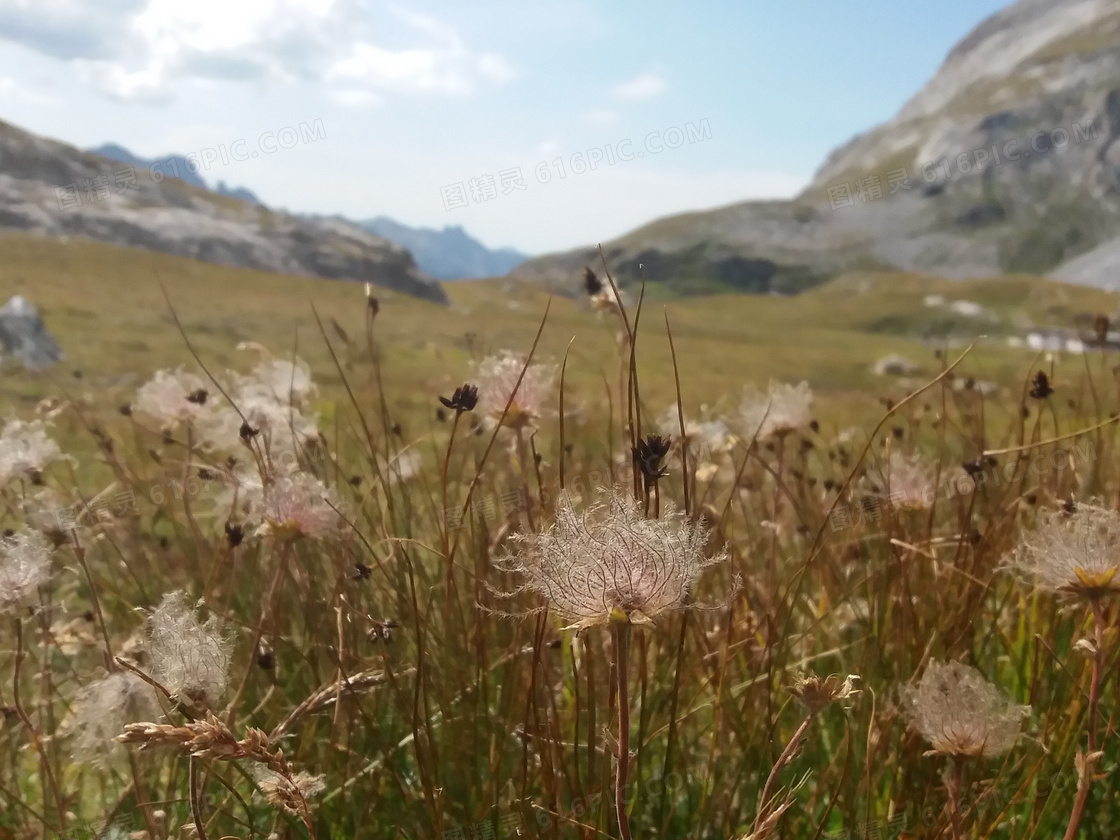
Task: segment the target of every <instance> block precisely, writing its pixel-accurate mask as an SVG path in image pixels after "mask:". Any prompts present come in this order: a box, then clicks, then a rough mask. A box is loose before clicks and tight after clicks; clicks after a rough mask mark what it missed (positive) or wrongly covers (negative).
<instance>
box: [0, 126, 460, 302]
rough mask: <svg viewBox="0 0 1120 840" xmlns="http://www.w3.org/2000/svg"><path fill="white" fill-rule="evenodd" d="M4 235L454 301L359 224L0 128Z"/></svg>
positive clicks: (0, 214) (1, 225) (401, 252)
mask: <svg viewBox="0 0 1120 840" xmlns="http://www.w3.org/2000/svg"><path fill="white" fill-rule="evenodd" d="M5 229H7V230H20V231H25V232H31V233H36V234H41V235H44V236H53V237H66V236H85V237H89V238H91V239H97V240H101V241H104V242H109V243H113V244H116V245H125V246H130V247H136V248H145V249H148V250H152V251H163V252H166V253H170V254H177V255H180V256H186V257H194V258H197V259H201V260H207V261H210V262H216V263H221V264H223V265H231V266H239V267H246V268H261V269H268V270H272V271H280V272H285V273H289V274H303V275H310V276H316V277H326V278H337V279H345V280H357V281H365V282H369V283H374V284H376V285H378V286H383V287H387V288H390V289H394V290H396V291H399V292H403V293H406V294H410V295H415V296H417V297H420V298H424V299H426V300H430V301H433V302H437V303H446V302H447V296H446V294H445V293H444V291H443V289H442V288H441V287H440V285H439V284H438V282H436V281H435V280H434V279H433V278H431V277H429V276H427V275H426V274H424V273H423V272H422V271H420V270H419V269H418V268H417V267H416V265H415V263H414V262H413V260H412V257H411V255H410V254H409V253H408V251H406V250H405V249H404V248H401V247H400V246H399V245H395V244H393V243H391V242H389V241H387V240H385V239H382V238H380V237H377V236H374V235H373V234H371V233H369V232H367V231H364V230H362V229H361V228H358V227H356V226H354V225H352V224H348V223H346V222H344V221H342V220H338V219H320V220H309V219H303V218H299V217H296V216H292V215H289V214H286V213H280V212H276V211H273V210H269V209H268V208H266V207H261V206H258V205H255V204H252V203H248V202H245V201H241V200H238V199H235V198H232V197H230V196H222V195H218V194H216V193H213V192H210V191H208V190H203V189H200V188H198V187H196V186H192V185H190V184H188V183H186V182H184V181H182V180H179V179H178V178H170V177H163V175H162V173H161V172H156V173H154V174H153V173H152V172H151V171H150V170H149V169H147V168H144V167H139V166H134V165H126V164H123V163H121V162H119V161H113V160H110V159H108V158H104V157H101V156H99V155H94V154H90V153H88V152H83V151H80V150H79V149H75V148H73V147H71V146H67V145H65V144H63V143H58V142H56V141H53V140H48V139H46V138H42V137H37V136H35V135H33V134H30V133H28V132H25V131H22V130H20V129H18V128H16V127H15V126H12V125H9V124H7V123H3V122H0V232H3V231H4V230H5Z"/></svg>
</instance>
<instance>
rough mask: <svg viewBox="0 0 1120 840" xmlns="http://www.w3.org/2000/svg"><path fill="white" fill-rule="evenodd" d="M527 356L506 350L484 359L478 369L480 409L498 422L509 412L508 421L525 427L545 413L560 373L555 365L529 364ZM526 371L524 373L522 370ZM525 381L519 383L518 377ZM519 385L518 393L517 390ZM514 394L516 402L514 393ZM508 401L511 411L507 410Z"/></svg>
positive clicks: (516, 427)
mask: <svg viewBox="0 0 1120 840" xmlns="http://www.w3.org/2000/svg"><path fill="white" fill-rule="evenodd" d="M526 359H527V357H525V356H522V355H519V354H517V353H514V352H512V351H510V350H503V351H502V352H501V353H500V354H499V355H497V356H489V357H487V358H485V359H483V360H482V361H481V362H480V363H479V365H478V369H477V371H476V372H475V376H474V379H475V381H476V382H477V384H478V407H479V410H480V411H481V412H482V413H483V414H484V415H485V416H486V417H487V418H488V419H490V420H491V421H493V422H497V421H498V420H499V419H500V418H501V416H502V413H503V412H505V413H506V415H505V416H506V419H505V425H506V426H508V427H510V428H513V429H518V428H523V427H525V426H529V425H532V424H533V423H536V422H537V421H538V420H540V418H541V417H543V416H544V413H545V411H546V408H547V405H548V399H549V396H550V394H551V392H552V380H553V379H554V378H555V375H556V368H555V367H554V366H553V365H543V364H532V365H529V367H528V368H526V367H525V363H526ZM522 370H524V371H525V375H524V377H522V376H521V371H522ZM519 377H520V378H521V384H520V385H518V384H517V380H518V378H519ZM515 389H516V394H515V393H514V391H515ZM511 396H513V402H510V397H511ZM506 403H509V411H508V412H506Z"/></svg>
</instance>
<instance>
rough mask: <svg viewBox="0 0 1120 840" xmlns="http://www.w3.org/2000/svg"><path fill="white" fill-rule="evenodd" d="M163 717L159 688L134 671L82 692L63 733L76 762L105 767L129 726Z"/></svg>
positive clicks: (111, 677) (94, 684) (84, 689)
mask: <svg viewBox="0 0 1120 840" xmlns="http://www.w3.org/2000/svg"><path fill="white" fill-rule="evenodd" d="M159 714H160V708H159V702H158V701H157V699H156V692H155V689H153V688H152V687H151V686H150V685H148V684H147V683H146V682H144V681H143V680H142V679H140V678H139V677H138V676H136V675H135V674H133V673H132V672H131V671H115V672H113V673H111V674H109V675H108V676H106V677H103V678H102V679H99V680H97V681H95V682H92V683H89V684H88V685H86V686H85V687H84V688H83V689H82V690H81V691H80V692H79V693H78V695H77V697H75V698H74V710H73V713H72V715H71V717H70V718H69V720H67V722H66V723H65V724H63V728H62V731H63V733H64V735H66V736H67V737H69V739H70V752H71V755H72V756H73V757H74V760H75V761H80V762H83V763H92V764H95V765H104V764H105V763H107V761H108V760H109V759H110V758H112V753H111V752H110V748H111V747H112V746H113V743H114V739H115V738H116V737H117V736H118V735H119V734H120V733H121V732H123V731H124V728H125V727H126V726H127V725H128V724H130V723H137V722H140V721H149V720H155V719H156V718H157V717H158V716H159Z"/></svg>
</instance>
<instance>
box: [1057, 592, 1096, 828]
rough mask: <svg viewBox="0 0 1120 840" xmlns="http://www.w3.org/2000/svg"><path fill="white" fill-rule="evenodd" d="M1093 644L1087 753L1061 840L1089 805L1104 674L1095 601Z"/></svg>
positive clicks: (1075, 824)
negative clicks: (1098, 708) (1102, 675)
mask: <svg viewBox="0 0 1120 840" xmlns="http://www.w3.org/2000/svg"><path fill="white" fill-rule="evenodd" d="M1093 642H1094V645H1093V647H1094V650H1093V679H1092V683H1091V684H1090V686H1089V715H1088V720H1087V721H1086V723H1085V726H1086V729H1088V731H1089V753H1088V755H1086V757H1085V767H1084V769H1083V772H1081V773H1079V774H1078V779H1077V796H1076V798H1075V799H1074V801H1073V812H1072V813H1071V814H1070V815H1069V825H1067V826H1066V833H1065V837H1064V840H1074V838H1075V837H1077V829H1078V828H1080V827H1081V819H1082V817H1084V815H1085V806H1086V805H1087V804H1088V802H1089V787H1090V786H1091V785H1092V783H1093V765H1094V764H1095V762H1096V759H1095V757H1094V756H1093V753H1094V752H1096V750H1097V704H1098V703H1099V701H1100V693H1101V672H1102V671H1104V608H1103V607H1102V606H1101V601H1100V599H1099V598H1094V599H1093Z"/></svg>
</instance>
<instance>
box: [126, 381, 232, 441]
mask: <svg viewBox="0 0 1120 840" xmlns="http://www.w3.org/2000/svg"><path fill="white" fill-rule="evenodd" d="M206 385H207V383H206V381H205V380H203V378H202V377H201V376H198V375H197V374H194V373H191V372H190V371H188V370H186V369H184V368H182V367H179V368H177V369H175V370H161V371H157V372H156V375H155V376H154V377H152V378H151V379H150V380H149V381H148V382H146V383H144V384H143V385H141V386H140V388H139V390H137V392H136V399H134V400H133V401H132V410H133V411H134V412H136V411H139V412H140V413H142V414H145V415H147V416H148V417H150V418H152V419H153V420H155V421H156V422H157V423H159V424H160V426H163V427H167V428H170V427H172V426H176V425H178V424H179V423H182V422H184V421H187V420H194V419H195V418H196V417H199V416H200V415H202V414H204V413H206V412H208V411H209V410H210V408H211V407H212V403H211V401H210V399H209V398H208V391H207V389H206Z"/></svg>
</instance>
